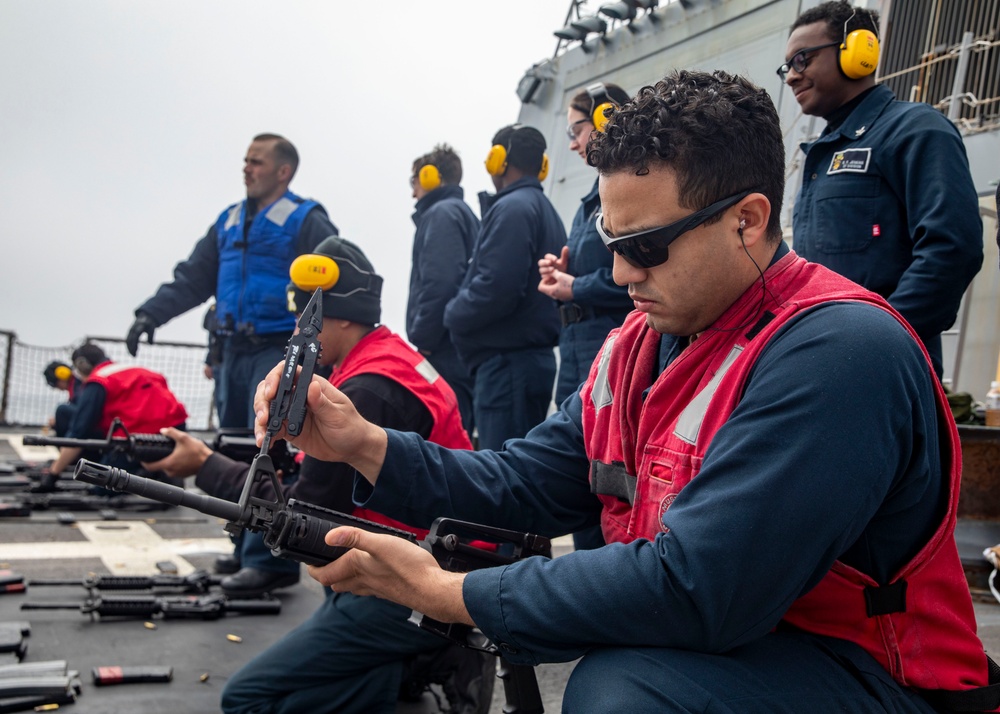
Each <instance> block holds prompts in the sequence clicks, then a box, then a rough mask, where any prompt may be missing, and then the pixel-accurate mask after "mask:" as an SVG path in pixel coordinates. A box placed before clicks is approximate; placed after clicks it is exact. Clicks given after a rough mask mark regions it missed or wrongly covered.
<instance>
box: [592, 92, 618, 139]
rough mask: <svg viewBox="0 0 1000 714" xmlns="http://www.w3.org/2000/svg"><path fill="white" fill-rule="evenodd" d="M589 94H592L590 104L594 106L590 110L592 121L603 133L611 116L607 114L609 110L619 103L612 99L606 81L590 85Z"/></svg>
mask: <svg viewBox="0 0 1000 714" xmlns="http://www.w3.org/2000/svg"><path fill="white" fill-rule="evenodd" d="M587 94H588V95H589V96H590V106H591V107H593V109H592V111H591V112H590V122H591V123H592V124H593V125H594V128H595V129H597V131H599V132H601V133H602V134H603V133H604V129H605V127H606V126H607V125H608V119H609V118H610V117H608V116H607V115H608V112H609V110H612V109H614V108H615V107H617V106H618V105H617V104H615V103H614V102H613V101H611V97H609V96H608V90H607V87H605V86H604V82H596V83H594V84H591V85H590V86H588V87H587Z"/></svg>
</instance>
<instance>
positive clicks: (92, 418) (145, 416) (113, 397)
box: [49, 342, 187, 474]
mask: <svg viewBox="0 0 1000 714" xmlns="http://www.w3.org/2000/svg"><path fill="white" fill-rule="evenodd" d="M72 360H73V368H74V369H75V370H76V372H77V373H78V374H79V375H80V376H81V377H82V378H83V386H82V389H80V390H79V394H78V395H76V407H75V409H74V412H73V415H72V418H71V420H70V424H69V428H68V429H67V431H66V437H67V438H70V439H100V438H103V437H105V436H107V435H108V430H109V429H110V428H111V423H112V422H113V421H114V420H115V418H118V419H121V421H122V424H123V425H124V426H125V428H126V429H127V430H128V432H129V433H130V434H156V433H157V432H159V431H160V429H163V428H166V427H177V428H180V429H183V428H184V425H185V422H186V421H187V410H186V409H185V408H184V405H183V404H181V403H180V402H179V401H178V400H177V397H176V396H174V393H173V392H171V391H170V388H169V387H168V386H167V380H166V378H165V377H164V376H163V375H162V374H159V373H158V372H154V371H152V370H150V369H146V368H145V367H137V366H135V365H128V364H121V363H118V362H112V361H111V360H110V359H108V356H107V355H106V354H105V353H104V350H102V349H101V348H100V347H98V346H97V345H95V344H93V343H90V342H88V343H86V344H84V345H81V346H79V347H77V348H76V349H75V350H74V351H73V356H72ZM81 452H82V449H79V448H75V447H69V446H64V447H62V448H61V449H59V456H58V457H57V458H56V460H55V461H53V462H52V466H50V467H49V469H50V471H51V472H52V473H54V474H58V473H61V472H62V471H64V470H65V469H66V468H67V467H69V466H70V464H72V463H74V462H75V461H76V460H77V459H78V458H79V457H80V454H81ZM108 460H115V463H114V464H112V465H114V466H117V467H119V468H124V469H136V468H137V467H138V462H137V461H133V460H132V459H130V458H128V457H124V456H122V455H119V454H114V453H110V452H109V453H108V454H107V455H106V457H105V459H104V462H105V463H109V461H108Z"/></svg>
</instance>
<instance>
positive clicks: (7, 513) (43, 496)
mask: <svg viewBox="0 0 1000 714" xmlns="http://www.w3.org/2000/svg"><path fill="white" fill-rule="evenodd" d="M167 508H169V506H168V505H166V504H163V503H156V502H151V501H149V500H147V499H144V498H137V497H133V496H130V495H128V494H112V495H110V496H97V495H91V494H88V493H83V492H82V491H75V492H74V491H69V492H59V491H56V492H52V493H34V492H30V491H29V492H26V493H18V494H14V495H13V496H7V497H5V498H4V499H3V500H0V519H3V518H27V517H28V516H30V515H31V513H32V512H34V511H57V512H72V511H100V512H101V513H102V514H103V515H104V517H105V518H107V519H113V518H114V517H115V516H114V512H115V511H131V512H133V513H145V512H149V511H163V510H165V509H167Z"/></svg>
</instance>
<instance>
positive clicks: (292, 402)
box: [75, 289, 551, 714]
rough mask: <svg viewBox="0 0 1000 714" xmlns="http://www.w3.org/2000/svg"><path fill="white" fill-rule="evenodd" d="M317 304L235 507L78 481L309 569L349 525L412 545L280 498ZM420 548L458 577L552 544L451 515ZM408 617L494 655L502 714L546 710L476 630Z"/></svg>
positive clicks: (133, 486) (183, 494) (127, 477)
mask: <svg viewBox="0 0 1000 714" xmlns="http://www.w3.org/2000/svg"><path fill="white" fill-rule="evenodd" d="M321 307H322V291H321V290H319V289H317V290H316V291H315V293H313V296H312V298H311V299H310V300H309V303H308V305H307V306H306V309H305V310H304V311H303V313H302V316H301V317H300V318H299V322H298V331H297V332H296V334H294V335H293V336H292V338H291V339H290V340H289V343H288V348H287V350H286V353H285V366H284V369H283V371H282V375H281V380H280V382H279V385H278V391H277V394H276V396H275V398H274V400H273V401H272V402H271V406H270V412H269V414H268V425H267V430H266V432H265V435H264V439H263V442H262V443H261V448H260V452H259V453H258V454H257V456H255V457H254V459H253V462H252V464H251V466H250V471H249V473H248V474H247V479H246V482H245V483H244V486H243V491H242V493H241V495H240V500H239V502H238V503H233V502H232V501H226V500H223V499H220V498H215V497H212V496H207V495H203V494H197V493H192V492H190V491H186V490H184V489H183V488H179V487H177V486H173V485H170V484H165V483H160V482H158V481H153V480H151V479H147V478H143V477H141V476H136V475H134V474H130V473H129V472H127V471H124V470H122V469H116V468H113V467H110V466H105V465H103V464H96V463H93V462H90V461H86V460H81V461H80V462H79V463H78V464H77V467H76V472H75V478H77V479H79V480H81V481H84V482H86V483H89V484H92V485H95V486H101V487H103V488H106V489H109V490H111V491H116V492H124V493H131V494H134V495H137V496H143V497H145V498H151V499H153V500H156V501H159V502H161V503H169V504H172V505H176V506H187V507H188V508H192V509H194V510H196V511H199V512H201V513H204V514H206V515H210V516H216V517H219V518H223V519H225V520H226V521H227V524H226V526H225V528H226V530H227V531H228V532H230V533H234V534H235V533H240V532H241V531H243V530H249V531H253V532H257V533H261V534H262V536H263V539H264V543H265V544H266V545H267V546H268V547H269V548H270V549H271V553H272V554H274V555H275V556H277V557H280V558H288V559H291V560H295V561H298V562H300V563H306V564H308V565H316V566H322V565H326V564H327V563H330V562H332V561H334V560H336V559H337V558H339V557H340V556H341V555H343V554H344V553H346V552H347V550H348V549H347V548H344V547H340V546H336V547H335V546H330V545H327V544H326V542H325V540H324V538H325V536H326V534H327V533H328V532H329V531H330V530H332V529H334V528H336V527H338V526H354V527H357V528H362V529H364V530H367V531H371V532H373V533H383V534H388V535H393V536H396V537H399V538H404V539H406V540H409V541H411V542H417V540H416V537H415V536H414V535H413V534H412V533H410V532H409V531H404V530H399V529H396V528H391V527H389V526H385V525H382V524H380V523H374V522H372V521H368V520H365V519H361V518H357V517H355V516H352V515H349V514H346V513H341V512H339V511H334V510H332V509H328V508H323V507H321V506H317V505H314V504H309V503H304V502H301V501H298V500H297V499H288V500H287V501H286V500H285V498H284V496H283V494H282V490H281V487H280V485H279V483H278V479H277V475H276V474H275V470H274V465H273V463H272V461H271V457H270V456H269V455H268V447H269V444H270V441H271V438H272V437H273V435H274V434H276V433H277V432H278V430H279V429H280V428H281V425H282V424H283V423H284V424H285V425H286V431H287V432H288V434H290V435H291V436H296V435H298V434H299V433H301V430H302V426H303V423H304V420H305V412H306V401H305V400H306V392H307V387H308V385H309V382H310V381H311V379H312V374H313V371H314V368H315V365H316V359H317V357H318V355H319V340H318V335H319V332H320V330H321V329H322V326H323V323H322V313H321ZM299 367H301V372H300V373H299V375H298V382H297V383H296V380H295V377H296V371H297V370H298V368H299ZM296 384H300V385H303V388H302V389H296ZM262 479H269V480H270V481H271V483H272V484H273V486H274V493H275V499H274V500H273V501H269V500H266V499H263V498H260V497H258V496H256V495H254V493H255V488H254V487H255V485H256V484H257V483H258V482H259V481H261V480H262ZM477 540H478V541H482V540H486V541H491V542H496V543H505V544H509V545H510V547H509V550H510V551H511V552H510V554H506V553H504V554H501V553H500V552H493V551H489V550H484V549H482V548H478V547H476V546H475V545H473V541H477ZM421 545H422V546H423V547H424V548H426V549H427V550H429V551H430V552H431V553H432V554H433V555H434V557H435V559H436V560H437V561H438V563H439V564H440V565H441V567H443V568H445V569H446V570H452V571H455V572H468V571H469V570H476V569H479V568H489V567H495V566H498V565H506V564H510V563H513V562H515V561H517V560H521V559H523V558H527V557H530V556H535V555H539V556H543V557H551V543H550V541H549V539H547V538H543V537H541V536H536V535H532V534H529V533H519V532H516V531H510V530H506V529H502V528H493V527H489V526H482V525H478V524H474V523H467V522H464V521H457V520H454V519H450V518H439V519H437V520H436V521H435V522H434V524H433V525H432V526H431V530H430V533H429V534H428V536H427V538H426V539H425V540H424V541H422V543H421ZM505 550H508V549H505ZM411 620H412V621H413V622H414V623H416V624H417V625H419V626H420V627H422V628H424V629H427V630H430V631H432V632H435V633H436V634H438V635H440V636H442V637H445V638H447V639H449V640H451V641H453V642H457V643H458V644H460V645H462V646H464V647H469V648H472V649H477V650H480V651H483V652H488V653H490V654H494V655H497V656H499V657H500V658H501V661H502V665H503V666H502V667H501V669H500V671H499V673H498V677H500V679H501V680H502V681H503V683H504V691H505V693H506V699H507V706H506V707H505V708H504V712H505V713H506V714H539V713H540V712H542V711H543V708H542V703H541V695H540V694H539V691H538V683H537V681H536V679H535V675H534V669H533V668H532V667H529V666H525V665H511V664H510V663H508V662H506V661H504V660H503V652H502V651H500V649H499V648H498V647H497V646H496V645H494V644H493V643H492V642H490V641H489V640H487V639H486V638H485V637H484V636H483V635H482V633H480V632H479V631H478V630H476V629H474V628H471V627H468V626H466V625H456V624H445V623H440V622H437V621H435V620H432V619H431V618H428V617H424V616H423V615H421V614H419V613H414V616H413V617H412V618H411Z"/></svg>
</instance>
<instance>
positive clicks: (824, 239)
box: [813, 173, 882, 254]
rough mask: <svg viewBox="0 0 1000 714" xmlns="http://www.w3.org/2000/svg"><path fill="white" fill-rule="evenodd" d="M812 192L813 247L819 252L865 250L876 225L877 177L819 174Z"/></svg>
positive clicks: (877, 220) (849, 174)
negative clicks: (818, 183) (816, 184)
mask: <svg viewBox="0 0 1000 714" xmlns="http://www.w3.org/2000/svg"><path fill="white" fill-rule="evenodd" d="M816 181H818V182H820V185H818V186H816V190H815V193H814V201H815V203H814V206H813V211H814V212H815V214H816V221H815V228H816V235H815V236H814V240H815V241H816V248H817V249H818V250H819V251H820V252H821V253H826V254H836V253H858V252H861V251H864V250H867V249H868V246H870V245H871V243H872V240H873V239H874V237H875V236H874V228H873V227H874V226H876V225H878V223H879V219H878V205H879V194H880V192H881V186H882V180H881V179H880V178H879V177H878V176H870V175H859V174H853V173H843V174H837V175H834V176H821V177H819V178H817V179H816Z"/></svg>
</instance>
